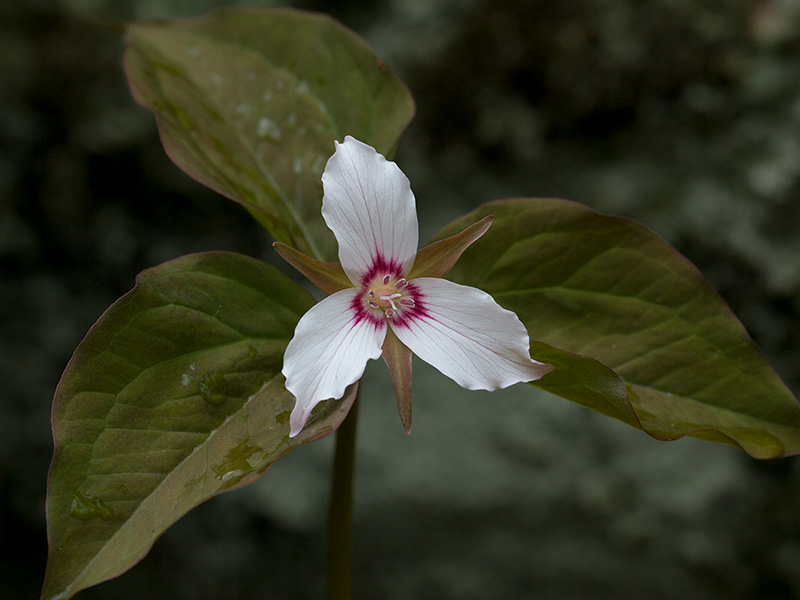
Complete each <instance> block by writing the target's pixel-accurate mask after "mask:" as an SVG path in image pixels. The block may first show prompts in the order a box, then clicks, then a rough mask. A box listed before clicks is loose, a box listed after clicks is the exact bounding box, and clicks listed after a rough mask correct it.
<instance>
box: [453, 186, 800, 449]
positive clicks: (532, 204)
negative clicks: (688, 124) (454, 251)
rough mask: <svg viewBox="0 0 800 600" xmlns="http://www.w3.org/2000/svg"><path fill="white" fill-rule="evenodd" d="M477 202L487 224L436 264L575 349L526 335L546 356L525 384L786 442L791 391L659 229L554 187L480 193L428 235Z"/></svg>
mask: <svg viewBox="0 0 800 600" xmlns="http://www.w3.org/2000/svg"><path fill="white" fill-rule="evenodd" d="M488 214H493V215H494V223H493V225H492V227H491V229H489V231H488V232H487V233H486V234H485V235H484V236H483V237H482V238H481V239H480V240H478V241H477V242H475V244H473V245H472V246H471V247H470V248H469V249H468V250H467V251H466V252H465V253H464V255H463V256H462V258H461V260H460V261H459V262H458V263H457V264H456V266H455V267H454V268H453V270H452V271H451V272H450V275H449V277H450V278H451V279H453V280H454V281H457V282H460V283H465V284H468V285H474V286H476V287H479V288H481V289H484V290H486V291H487V292H489V293H491V294H492V295H493V296H494V297H495V299H496V300H497V301H498V302H499V303H500V304H501V305H503V306H505V307H506V308H508V309H510V310H513V311H514V312H516V313H517V315H519V317H520V318H521V319H522V321H523V322H524V323H525V325H526V327H527V328H528V330H529V332H530V333H531V336H532V337H533V338H534V339H537V340H540V341H542V342H544V343H545V344H547V345H550V346H552V347H554V348H558V349H561V350H563V351H566V353H573V354H574V355H578V356H573V357H571V356H570V355H569V354H565V353H564V352H561V353H558V352H557V351H555V350H554V348H551V349H548V348H542V347H538V346H537V345H536V344H534V346H533V348H532V352H533V354H532V355H533V357H534V358H536V359H539V360H543V361H549V362H552V363H553V364H554V365H555V366H556V369H555V371H554V372H553V373H551V374H548V375H546V376H545V377H544V378H542V380H541V381H540V382H536V385H538V386H539V387H542V388H544V389H547V390H549V391H551V392H553V393H554V394H558V395H561V396H564V397H566V398H568V399H570V400H573V401H577V402H579V403H580V404H583V405H584V406H587V407H589V408H592V409H594V410H597V411H599V412H602V413H604V414H607V415H610V416H613V417H616V418H618V419H621V420H623V421H625V422H627V423H629V424H631V425H634V426H638V427H641V428H642V429H644V430H645V431H646V432H648V433H649V434H651V435H652V436H654V437H656V438H659V439H676V438H679V437H682V436H684V435H691V436H694V437H697V438H701V439H707V440H712V441H715V442H723V443H727V444H731V445H734V446H738V447H740V448H742V449H743V450H745V451H746V452H747V453H749V454H751V455H752V456H754V457H757V458H771V457H777V456H783V455H788V454H797V453H800V406H798V403H797V400H796V399H795V398H794V397H793V396H792V394H791V392H790V391H789V390H788V389H787V388H786V386H784V384H783V383H782V382H781V380H780V379H779V378H778V376H777V375H776V374H775V372H774V371H773V370H772V369H771V368H770V366H769V365H768V364H767V362H766V361H765V359H764V357H763V356H762V354H761V352H760V351H759V350H758V348H757V347H756V345H755V344H754V343H753V341H752V340H751V339H750V337H749V336H748V335H747V332H746V331H745V330H744V328H743V327H742V325H741V324H740V323H739V321H738V320H737V319H736V317H735V316H734V315H733V314H732V313H731V312H730V310H729V309H728V307H727V306H726V305H725V303H724V302H723V301H722V300H721V299H720V297H719V296H718V295H717V293H716V292H715V291H714V290H713V289H712V288H711V287H710V286H709V285H708V283H707V282H706V281H705V280H704V279H703V278H702V277H701V275H700V274H699V273H698V272H697V270H696V269H695V268H694V267H693V266H692V265H691V264H690V263H689V262H688V261H687V260H686V259H685V258H684V257H682V256H681V255H680V254H679V253H678V252H676V251H675V250H674V249H673V248H672V247H671V246H669V245H668V244H667V243H666V242H664V241H663V240H662V239H661V238H659V237H658V236H657V235H655V234H654V233H652V232H651V231H649V230H648V229H646V228H645V227H643V226H641V225H639V224H637V223H635V222H633V221H630V220H628V219H623V218H618V217H608V216H603V215H600V214H598V213H596V212H594V211H592V210H590V209H588V208H586V207H584V206H581V205H579V204H576V203H573V202H567V201H564V200H554V199H515V200H503V201H498V202H491V203H489V204H486V205H483V206H481V207H480V208H479V209H478V210H476V211H475V212H473V213H471V214H469V215H466V216H464V217H463V218H461V219H459V220H458V221H456V222H454V223H452V224H451V225H449V226H448V227H447V228H445V230H444V231H442V232H441V233H440V234H439V235H438V237H440V238H441V237H445V236H447V235H451V234H452V233H454V232H456V231H459V230H460V229H462V228H463V227H464V226H465V225H468V224H470V223H473V222H475V221H476V220H477V219H479V218H481V217H483V216H485V215H488ZM581 357H588V358H589V359H594V360H593V361H588V362H587V359H582V358H581ZM595 361H599V363H602V364H598V363H596V362H595ZM603 365H605V367H604V366H603ZM611 370H613V372H612V371H611ZM614 372H616V374H617V375H618V376H619V378H620V379H621V382H620V379H618V378H617V377H616V376H615V375H614ZM620 383H624V388H623V387H622V386H621V385H620ZM631 410H632V412H633V413H635V418H631V417H632V416H633V415H632V414H631Z"/></svg>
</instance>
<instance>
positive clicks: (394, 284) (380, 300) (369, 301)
mask: <svg viewBox="0 0 800 600" xmlns="http://www.w3.org/2000/svg"><path fill="white" fill-rule="evenodd" d="M412 287H413V286H412ZM365 290H366V291H365V293H364V302H365V303H366V305H367V307H368V308H370V309H371V310H372V311H373V312H374V313H376V312H378V311H382V312H383V314H385V315H386V318H388V319H391V318H392V317H394V316H396V315H398V314H400V313H402V312H403V311H404V310H407V309H409V308H414V306H415V305H416V302H415V300H414V298H412V297H411V293H410V290H409V287H408V281H406V280H405V278H404V277H397V276H396V275H390V274H387V275H382V276H377V277H375V278H374V279H372V280H371V281H370V282H369V283H368V284H367V285H366V286H365Z"/></svg>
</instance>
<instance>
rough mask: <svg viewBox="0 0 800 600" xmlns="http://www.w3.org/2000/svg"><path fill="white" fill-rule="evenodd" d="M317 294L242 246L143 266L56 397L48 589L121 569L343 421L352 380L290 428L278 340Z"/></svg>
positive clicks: (51, 594) (67, 589)
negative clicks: (177, 525)
mask: <svg viewBox="0 0 800 600" xmlns="http://www.w3.org/2000/svg"><path fill="white" fill-rule="evenodd" d="M312 305H313V299H312V298H311V297H310V296H309V295H308V294H307V293H306V292H304V291H303V290H302V289H301V288H300V287H299V286H297V284H295V283H293V282H292V281H291V280H290V279H289V278H288V277H286V276H285V275H283V274H281V273H280V272H279V271H277V270H276V269H274V268H272V267H269V266H267V265H265V264H264V263H262V262H260V261H257V260H255V259H252V258H247V257H244V256H240V255H237V254H229V253H223V252H214V253H208V254H198V255H192V256H185V257H183V258H179V259H177V260H174V261H171V262H168V263H165V264H163V265H161V266H158V267H154V268H152V269H148V270H146V271H144V272H142V273H141V274H140V275H139V278H138V280H137V284H136V287H135V288H134V289H133V290H132V291H131V292H129V293H128V294H127V295H125V296H123V297H122V298H121V299H120V300H119V301H117V302H116V303H115V304H114V305H112V306H111V307H110V308H109V309H108V310H107V311H106V313H105V314H104V315H103V316H102V317H101V318H100V320H99V321H98V322H97V324H95V325H94V327H92V329H91V330H90V331H89V333H88V335H87V336H86V339H84V341H83V342H82V343H81V345H80V346H79V347H78V349H77V350H76V351H75V354H74V356H73V357H72V360H71V361H70V363H69V366H68V367H67V369H66V371H65V372H64V375H63V377H62V379H61V383H60V384H59V387H58V391H57V393H56V397H55V400H54V403H53V433H54V437H55V453H54V456H53V464H52V467H51V469H50V479H49V487H48V500H47V517H48V519H47V526H48V536H49V542H50V557H49V561H48V568H47V575H46V580H45V585H44V590H43V593H42V597H43V598H68V597H70V596H72V595H73V594H75V593H77V592H78V591H80V590H81V589H83V588H86V587H88V586H90V585H94V584H96V583H99V582H101V581H104V580H106V579H109V578H111V577H115V576H117V575H119V574H120V573H122V572H124V571H126V570H127V569H129V568H130V567H132V566H133V565H134V564H135V563H136V562H138V561H139V560H140V559H141V558H142V557H143V556H144V555H145V554H146V553H147V552H148V551H149V549H150V547H151V546H152V544H153V542H154V541H155V540H156V538H158V536H159V535H161V534H162V533H163V532H164V531H165V530H166V529H167V528H168V527H169V526H170V525H172V524H173V523H174V522H175V521H177V520H178V519H179V518H181V517H182V516H183V515H184V514H185V513H186V512H188V511H189V510H190V509H192V508H193V507H195V506H197V505H198V504H200V503H201V502H203V501H205V500H207V499H208V498H210V497H211V496H213V495H215V494H217V493H220V492H223V491H226V490H229V489H231V488H233V487H237V486H241V485H244V484H247V483H250V482H252V481H253V480H255V479H256V478H257V477H259V476H261V475H262V474H263V473H264V472H265V471H266V470H267V469H268V468H269V467H271V466H272V465H273V464H274V463H275V462H276V461H277V460H278V459H279V458H281V457H282V456H283V455H285V454H286V453H287V452H288V451H289V450H290V449H292V448H293V447H295V446H298V445H300V444H303V443H306V442H310V441H313V440H316V439H319V438H320V437H323V436H325V435H327V434H329V433H331V432H332V431H333V430H334V429H336V428H337V427H338V426H339V424H340V423H341V421H342V420H343V419H344V417H345V415H346V414H347V412H348V410H349V409H350V405H351V404H352V402H353V398H354V396H355V390H354V389H350V390H349V392H348V393H347V394H345V397H344V398H343V399H342V400H341V401H336V402H328V403H325V404H324V405H323V406H321V407H320V408H321V410H319V411H318V412H317V413H315V414H314V415H312V417H311V420H310V422H309V426H308V427H306V428H305V429H304V430H303V432H302V434H301V435H299V436H297V437H295V438H289V413H290V411H291V410H292V406H293V404H294V400H293V398H292V397H291V394H289V393H288V392H287V391H286V389H285V388H284V386H283V376H282V375H281V374H280V370H281V364H282V362H283V351H284V349H285V347H286V344H287V343H288V342H289V339H291V337H292V333H293V332H294V327H295V325H296V324H297V320H298V319H299V318H300V316H301V315H302V314H303V313H304V312H305V311H306V310H308V308H310V307H311V306H312Z"/></svg>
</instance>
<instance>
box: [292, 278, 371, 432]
mask: <svg viewBox="0 0 800 600" xmlns="http://www.w3.org/2000/svg"><path fill="white" fill-rule="evenodd" d="M356 294H357V292H356V290H354V289H352V288H350V289H346V290H342V291H340V292H336V293H335V294H332V295H331V296H328V297H327V298H325V299H324V300H322V301H321V302H320V303H318V304H316V305H315V306H314V307H313V308H311V310H309V311H308V312H307V313H306V314H304V315H303V317H302V318H301V319H300V322H299V323H298V324H297V327H296V328H295V330H294V337H293V338H292V341H291V342H289V345H288V346H287V348H286V354H284V357H283V375H284V376H285V377H286V389H288V390H289V391H290V392H291V393H292V394H294V397H295V399H296V403H295V406H294V410H292V415H291V418H290V424H291V432H290V433H289V435H290V436H292V437H294V436H295V435H297V434H298V433H299V432H300V430H301V429H302V428H303V427H304V426H305V424H306V420H307V419H308V415H309V414H310V413H311V410H312V409H313V408H314V407H315V406H316V405H317V404H319V403H320V402H322V401H323V400H327V399H329V398H341V397H342V396H343V395H344V390H345V388H346V387H347V386H348V385H350V384H351V383H355V382H356V381H358V380H359V379H360V378H361V376H362V375H363V374H364V368H365V367H366V365H367V361H368V360H370V359H373V360H374V359H376V358H378V357H380V355H381V346H382V345H383V340H384V338H385V337H386V321H385V319H380V320H376V319H375V318H374V317H371V316H370V315H368V314H366V313H364V312H363V311H362V312H361V314H359V313H358V312H357V311H356V310H355V309H354V308H353V306H354V300H355V298H356Z"/></svg>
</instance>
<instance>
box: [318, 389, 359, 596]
mask: <svg viewBox="0 0 800 600" xmlns="http://www.w3.org/2000/svg"><path fill="white" fill-rule="evenodd" d="M360 392H361V389H359V390H358V392H356V399H355V400H354V401H353V406H352V407H351V408H350V413H349V414H348V415H347V417H346V418H345V420H344V423H342V424H341V426H340V427H339V429H338V430H337V431H336V454H335V455H334V458H333V479H332V482H331V499H330V510H329V512H328V556H327V565H326V569H327V575H328V600H350V598H352V595H353V585H352V570H353V566H352V556H353V534H352V520H353V519H352V517H353V472H354V470H355V469H354V467H355V456H356V425H357V422H358V397H359V395H360Z"/></svg>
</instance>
